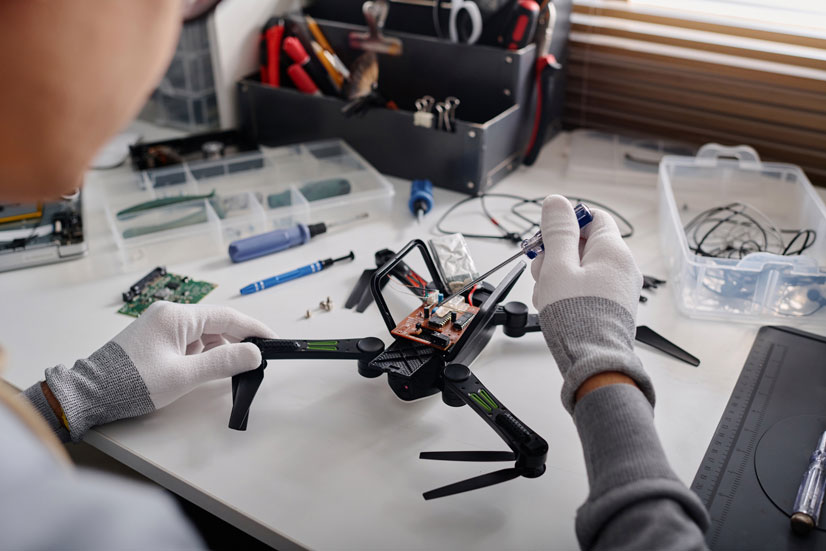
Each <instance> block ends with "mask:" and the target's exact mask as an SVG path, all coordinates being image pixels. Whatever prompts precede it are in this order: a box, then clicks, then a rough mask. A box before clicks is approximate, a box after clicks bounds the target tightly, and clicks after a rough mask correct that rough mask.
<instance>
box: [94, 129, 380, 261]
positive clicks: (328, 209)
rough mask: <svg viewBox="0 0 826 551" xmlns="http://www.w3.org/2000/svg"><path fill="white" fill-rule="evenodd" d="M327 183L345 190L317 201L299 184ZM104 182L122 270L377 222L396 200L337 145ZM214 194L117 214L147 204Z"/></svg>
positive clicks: (267, 151) (252, 154)
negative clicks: (314, 227) (294, 230)
mask: <svg viewBox="0 0 826 551" xmlns="http://www.w3.org/2000/svg"><path fill="white" fill-rule="evenodd" d="M328 180H330V181H332V180H335V181H339V180H346V181H347V183H348V185H347V189H348V192H347V193H346V194H343V195H337V196H334V197H328V198H321V199H319V198H317V197H312V196H310V197H308V196H306V195H305V194H304V193H302V187H303V186H304V185H306V184H308V183H312V182H324V181H328ZM105 184H106V185H105V186H104V188H103V189H105V196H104V198H103V205H104V211H105V214H106V218H107V221H108V223H109V228H110V230H111V231H112V235H113V237H114V241H115V244H116V245H117V248H118V251H119V252H120V256H121V259H122V261H123V264H124V265H135V264H143V263H146V262H149V263H154V264H158V263H162V262H166V261H168V262H176V261H177V262H180V261H183V260H185V259H190V258H197V257H205V256H209V255H218V254H221V253H224V254H225V253H226V250H227V249H226V247H227V246H228V245H229V243H230V242H231V241H234V240H236V239H241V238H244V237H249V236H251V235H256V234H259V233H263V232H265V231H269V230H272V229H276V228H283V227H287V226H290V225H293V224H296V223H298V222H301V223H304V224H307V223H315V222H322V221H323V222H331V221H335V220H338V219H341V218H342V217H345V216H346V215H347V213H362V212H368V213H370V215H371V216H377V215H380V214H381V213H383V212H388V210H389V208H390V207H391V205H392V200H393V195H394V190H393V186H392V185H391V184H390V183H389V182H388V181H387V180H386V179H385V178H384V177H383V176H382V175H381V174H379V173H378V172H377V171H376V170H375V169H374V168H373V167H372V166H370V164H369V163H367V162H366V161H365V160H364V159H363V158H362V157H361V156H360V155H358V154H357V153H356V152H355V151H353V150H352V148H350V147H349V146H348V145H347V144H346V143H344V142H342V141H341V140H325V141H318V142H309V143H301V144H295V145H290V146H284V147H278V148H267V147H261V148H257V149H256V150H253V151H243V152H241V153H237V154H233V155H227V156H225V157H222V158H221V159H217V160H198V161H190V162H185V163H183V164H179V165H174V166H169V167H164V168H156V169H149V170H142V171H139V172H132V173H130V174H128V175H124V176H122V177H120V178H109V179H107V181H106V182H105ZM213 192H214V195H213V196H212V197H209V198H202V199H198V200H191V201H187V202H183V203H174V204H169V205H166V206H156V207H154V208H151V209H146V210H144V211H141V212H139V213H137V214H135V215H128V216H124V215H121V216H119V215H118V213H119V212H121V211H122V210H124V209H127V208H130V207H135V206H136V205H140V204H146V203H147V202H148V201H158V200H164V199H167V198H173V199H174V198H176V197H180V196H198V197H200V196H206V195H209V194H210V193H213ZM313 199H316V200H313ZM161 244H163V246H161V247H158V245H161ZM162 254H167V256H168V258H167V257H164V258H161V257H160V256H159V255H162ZM227 261H229V260H227Z"/></svg>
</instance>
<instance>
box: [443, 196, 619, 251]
mask: <svg viewBox="0 0 826 551" xmlns="http://www.w3.org/2000/svg"><path fill="white" fill-rule="evenodd" d="M489 197H496V198H503V199H512V200H514V201H516V203H515V204H514V205H512V206H511V208H510V212H511V213H512V214H514V215H515V216H517V217H519V218H520V219H522V220H524V221H525V222H526V223H527V224H529V227H528V228H527V229H525V230H523V231H521V232H516V231H509V230H508V229H507V228H505V227H503V226H502V224H501V223H500V222H499V221H498V220H497V219H496V218H495V217H494V216H493V215H492V213H491V212H490V210H488V208H487V205H486V204H485V199H486V198H489ZM566 199H568V200H569V201H572V202H584V203H585V204H587V205H593V206H596V207H597V208H600V209H602V210H604V211H606V212H608V213H609V214H611V215H612V216H613V217H614V218H615V219H617V220H618V221H619V222H620V223H622V224H623V225H624V226H626V227H627V231H625V232H621V235H622V237H623V238H628V237H631V236H632V235H633V234H634V226H633V225H632V224H631V222H629V221H628V219H627V218H625V217H624V216H622V215H621V214H620V213H619V212H617V211H616V210H614V209H612V208H611V207H609V206H607V205H605V204H603V203H599V202H597V201H592V200H590V199H586V198H584V197H578V196H566ZM475 200H479V203H480V207H481V210H482V215H483V216H485V218H487V219H488V221H489V222H490V223H491V224H492V225H493V226H495V227H496V228H498V229H499V230H500V231H501V232H502V234H500V235H493V234H479V233H465V232H464V231H450V230H446V229H445V228H444V227H443V223H444V221H445V220H446V219H447V218H448V217H449V216H450V215H451V214H452V213H453V212H454V211H456V209H458V208H459V207H461V206H462V205H465V204H467V203H469V202H471V201H475ZM543 200H544V197H539V198H536V199H531V198H529V197H524V196H521V195H515V194H512V193H480V194H477V195H471V196H470V197H465V198H464V199H461V200H459V201H457V202H456V203H454V204H453V205H451V206H450V207H448V209H447V211H445V212H444V214H442V216H441V217H440V218H439V220H438V221H437V222H436V230H437V231H439V232H441V233H444V234H452V233H461V234H462V235H464V236H465V237H467V238H472V239H503V240H506V241H511V242H513V243H520V242H521V241H522V239H524V238H526V237H527V236H528V234H530V233H531V232H532V231H533V230H534V228H539V225H540V224H539V221H538V220H535V219H533V218H529V217H528V216H526V215H525V214H523V213H521V212H519V211H518V208H519V207H520V206H521V205H526V204H534V205H536V206H538V207H540V208H541V207H542V201H543Z"/></svg>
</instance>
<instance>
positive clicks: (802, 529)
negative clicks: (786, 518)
mask: <svg viewBox="0 0 826 551" xmlns="http://www.w3.org/2000/svg"><path fill="white" fill-rule="evenodd" d="M824 493H826V431H824V432H823V434H822V435H821V437H820V440H819V441H818V443H817V448H815V451H814V452H813V453H812V457H811V459H809V466H808V467H807V468H806V472H805V473H803V480H801V481H800V488H798V490H797V498H796V499H795V500H794V507H793V509H794V513H793V514H792V518H791V522H792V530H794V531H795V532H797V533H798V534H807V533H809V532H810V531H811V530H812V529H813V528H814V527H816V526H817V523H818V521H819V520H820V509H821V507H822V506H823V495H824Z"/></svg>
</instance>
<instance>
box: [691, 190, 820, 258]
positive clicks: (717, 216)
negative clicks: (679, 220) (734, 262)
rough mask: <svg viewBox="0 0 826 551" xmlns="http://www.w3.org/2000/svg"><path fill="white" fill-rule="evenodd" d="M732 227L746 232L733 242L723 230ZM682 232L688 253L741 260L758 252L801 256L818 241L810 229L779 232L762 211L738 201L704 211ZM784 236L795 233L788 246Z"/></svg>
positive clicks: (815, 234)
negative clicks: (723, 233)
mask: <svg viewBox="0 0 826 551" xmlns="http://www.w3.org/2000/svg"><path fill="white" fill-rule="evenodd" d="M749 210H751V212H749ZM752 213H754V214H752ZM758 218H759V220H758ZM732 227H734V228H739V229H742V230H744V233H741V234H738V235H734V237H733V239H732V238H731V237H732V234H731V233H729V234H728V235H721V233H720V232H721V230H725V229H730V228H732ZM683 230H684V231H685V234H686V237H687V238H688V240H689V244H688V248H689V250H691V251H692V252H693V253H694V254H697V255H699V256H706V257H712V258H731V259H740V258H743V257H745V256H747V255H749V254H752V253H758V252H768V253H772V254H778V255H784V256H792V255H800V254H802V253H803V252H804V251H805V250H806V249H808V248H809V247H811V246H812V245H814V242H815V240H816V238H817V233H816V232H815V231H814V230H811V229H800V230H798V229H783V230H779V229H777V227H775V226H774V225H773V224H772V223H771V221H770V220H768V219H767V218H766V216H765V215H764V214H762V213H760V211H758V210H756V209H754V208H753V207H749V205H747V204H745V203H739V202H735V203H729V204H727V205H723V206H718V207H713V208H710V209H707V210H704V211H702V212H701V213H699V214H697V215H696V216H694V217H693V218H692V219H691V220H690V221H689V222H688V223H687V224H686V225H685V226H683ZM784 233H787V234H794V235H793V236H792V237H791V239H790V240H789V241H788V243H787V242H786V240H785V238H784V237H783V234H784ZM801 240H802V242H801ZM709 247H713V248H709Z"/></svg>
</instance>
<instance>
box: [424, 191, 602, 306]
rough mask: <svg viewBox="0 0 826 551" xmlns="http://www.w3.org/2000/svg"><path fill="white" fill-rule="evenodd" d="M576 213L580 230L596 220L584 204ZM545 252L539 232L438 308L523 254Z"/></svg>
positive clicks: (579, 206)
mask: <svg viewBox="0 0 826 551" xmlns="http://www.w3.org/2000/svg"><path fill="white" fill-rule="evenodd" d="M574 213H576V220H577V223H579V227H580V228H584V227H585V226H587V225H588V224H590V223H591V220H593V219H594V215H593V214H591V209H589V208H588V207H587V206H586V205H584V204H583V203H578V204H577V205H576V206H575V207H574ZM544 250H545V244H544V243H543V242H542V232H541V231H538V232H536V234H534V236H533V237H531V238H530V239H525V240H524V241H522V244H521V245H520V246H519V252H518V253H516V254H515V255H513V256H511V257H510V258H508V259H507V260H505V261H504V262H502V263H501V264H499V265H497V266H495V267H493V268H492V269H490V270H488V271H487V272H485V273H484V274H482V275H480V276H479V277H477V278H476V279H474V280H473V281H471V282H470V283H468V284H466V285H465V286H464V287H462V288H461V289H459V290H458V291H456V292H455V293H453V294H451V295H450V296H447V297H445V298H444V299H443V300H442V301H441V302H439V304H438V305H437V306H441V305H442V304H444V303H445V302H447V301H448V300H450V299H452V298H453V297H457V296H459V295H461V294H462V293H464V292H465V291H467V290H469V289H472V288H473V286H474V285H476V284H477V283H479V282H481V281H484V280H485V279H487V278H488V277H490V276H491V275H493V274H494V273H496V272H497V271H499V270H500V269H502V268H504V267H505V266H507V265H508V264H510V263H511V262H513V261H514V260H516V259H517V258H519V257H521V256H522V255H523V254H524V255H526V256H527V257H528V258H531V259H533V258H536V255H538V254H539V253H541V252H543V251H544Z"/></svg>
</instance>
